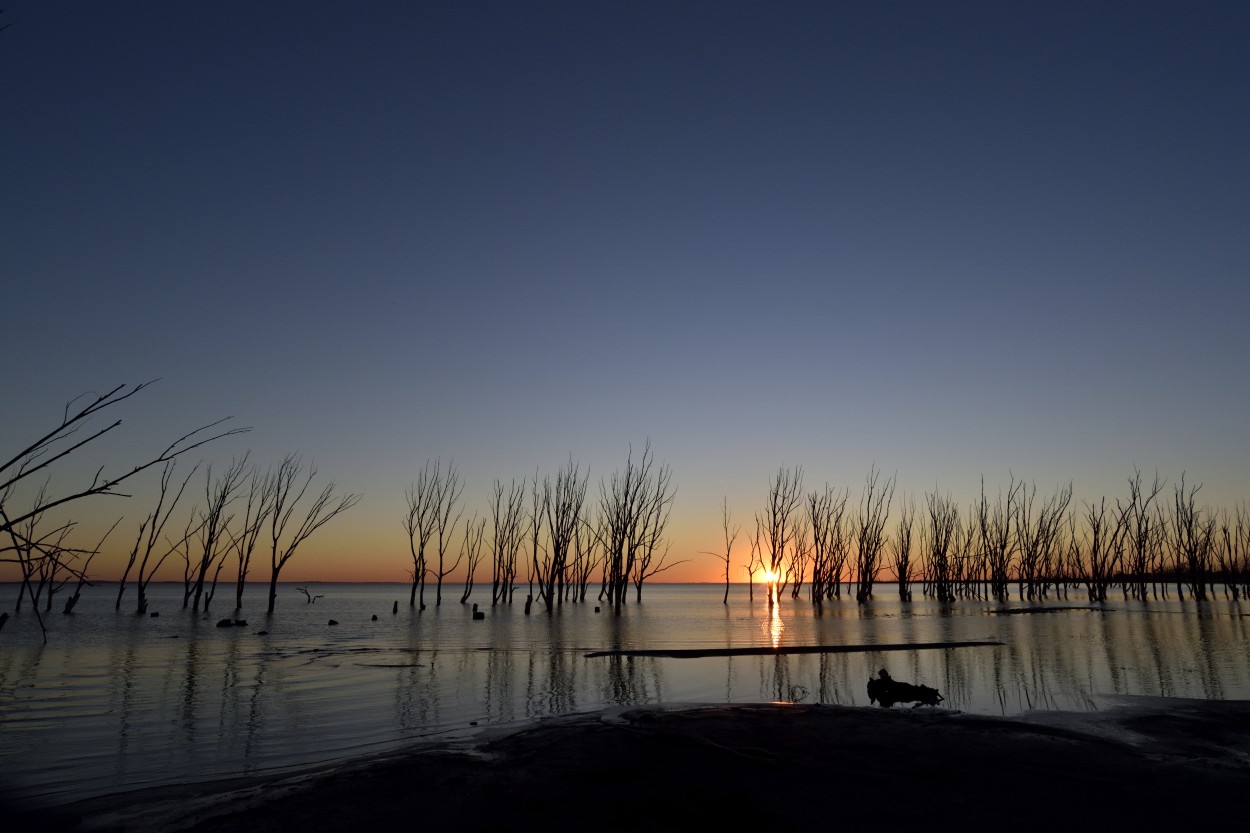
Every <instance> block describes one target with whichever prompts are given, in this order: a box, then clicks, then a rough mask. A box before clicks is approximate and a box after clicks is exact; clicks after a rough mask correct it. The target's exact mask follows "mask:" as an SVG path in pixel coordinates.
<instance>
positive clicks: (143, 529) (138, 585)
mask: <svg viewBox="0 0 1250 833" xmlns="http://www.w3.org/2000/svg"><path fill="white" fill-rule="evenodd" d="M174 466H175V463H174V461H172V460H171V461H169V462H168V463H166V464H165V467H164V469H162V470H161V479H160V492H159V494H158V496H157V499H156V508H155V509H153V510H152V512H151V513H150V514H149V515H148V516H147V518H145V519H144V521H143V522H142V523H141V524H139V532H138V534H137V535H136V536H135V543H134V546H133V547H132V548H131V550H130V563H131V564H134V563H135V562H136V561H138V575H137V576H136V577H135V596H136V602H135V613H136V614H140V615H142V614H144V613H147V612H148V595H147V593H148V585H149V584H150V583H151V582H152V578H153V577H154V576H155V575H156V572H157V570H159V569H160V568H161V565H162V564H164V563H165V559H167V558H169V556H171V555H173V554H174V553H175V552H179V548H180V547H181V546H182V545H184V544H185V543H186V541H187V539H188V538H190V537H191V536H192V535H194V534H195V533H196V532H197V531H198V530H197V529H195V528H193V527H192V526H191V525H188V526H187V528H186V529H185V531H184V534H183V535H182V537H181V538H179V539H177V540H170V539H169V538H167V537H166V536H165V525H166V524H168V523H169V519H170V518H171V517H172V516H173V514H174V510H175V509H177V507H178V502H179V501H180V500H182V495H183V493H185V492H186V489H187V484H188V483H190V482H191V478H192V477H194V476H195V472H196V470H197V469H199V465H198V464H197V465H195V466H193V467H192V469H191V471H189V472H187V476H186V477H185V478H183V480H182V483H181V484H180V485H179V486H178V491H177V492H175V493H174V494H173V497H172V498H170V496H169V487H170V483H171V482H172V480H173V476H174ZM129 569H130V568H129V567H127V572H129ZM125 590H126V586H125V582H123V583H122V586H121V587H119V588H118V589H117V604H116V605H115V607H116V608H118V609H120V607H121V603H122V593H123V592H125Z"/></svg>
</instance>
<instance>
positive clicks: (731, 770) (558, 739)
mask: <svg viewBox="0 0 1250 833" xmlns="http://www.w3.org/2000/svg"><path fill="white" fill-rule="evenodd" d="M1247 791H1250V702H1224V701H1194V700H1161V699H1140V698H1126V699H1124V700H1122V701H1117V704H1116V705H1114V706H1113V707H1111V708H1109V709H1104V710H1101V711H1097V712H1090V713H1060V712H1038V713H1033V714H1031V715H1027V716H1025V717H1022V718H1016V719H999V718H987V717H979V716H973V715H966V714H959V713H955V712H950V711H944V710H935V709H914V710H913V709H904V708H901V707H896V708H894V709H891V710H884V709H879V708H878V709H870V708H849V707H838V706H805V705H785V704H764V705H733V706H709V707H705V708H685V709H680V710H666V709H638V710H630V711H623V712H619V713H604V714H593V715H577V716H570V717H565V718H560V719H553V720H549V721H544V722H542V723H540V724H538V725H536V726H533V727H531V728H527V729H525V730H522V731H517V732H513V733H511V734H506V735H496V736H491V735H490V734H486V735H484V736H482V737H481V738H479V739H477V740H476V741H475V742H473V743H468V744H464V745H462V746H460V747H443V748H435V749H430V748H426V749H420V750H411V751H406V752H401V753H395V754H392V755H388V756H384V757H377V758H372V759H368V760H360V761H352V762H348V763H346V764H341V765H338V766H334V767H331V768H325V769H322V770H319V771H314V772H306V773H301V774H299V775H287V776H275V777H270V778H266V779H262V780H251V781H233V782H215V783H212V784H205V785H198V786H191V787H183V788H172V789H171V788H166V789H161V790H150V791H144V792H139V793H131V794H127V795H119V796H110V797H106V798H101V799H93V800H91V801H87V802H80V803H78V804H75V805H71V806H68V807H65V808H61V809H60V810H59V811H56V812H55V813H54V814H53V815H52V816H48V815H47V814H44V813H40V814H39V817H38V818H29V821H30V822H31V823H32V824H38V825H39V829H41V830H43V831H49V830H58V829H59V830H95V831H103V830H125V831H155V830H191V831H201V833H226V832H227V831H239V833H243V831H246V833H267V831H303V832H304V833H307V831H330V830H349V829H356V830H377V831H381V830H389V829H401V828H405V827H409V826H413V825H418V826H422V827H424V826H426V825H434V826H435V827H436V828H443V827H452V826H454V828H455V829H458V830H506V829H512V830H530V829H534V830H545V831H551V830H583V831H584V830H588V829H594V830H635V831H638V830H678V829H692V828H695V827H696V826H697V827H703V826H706V825H707V824H708V823H709V820H712V819H721V820H722V821H720V822H713V823H719V824H721V825H722V826H725V825H727V826H728V829H752V830H765V831H767V830H812V829H816V828H817V827H818V826H820V827H827V826H829V825H834V824H836V825H844V824H848V823H849V824H860V825H867V824H872V823H880V824H889V825H902V826H911V825H914V826H916V827H915V829H921V828H920V827H919V825H923V826H924V828H923V829H928V830H932V829H950V828H955V827H967V826H968V825H970V824H992V825H995V826H1005V827H1007V828H1010V829H1012V830H1021V829H1023V830H1041V829H1043V828H1045V829H1052V830H1053V828H1054V827H1055V826H1056V825H1061V826H1062V825H1076V826H1077V827H1080V828H1087V827H1091V826H1094V825H1102V824H1107V825H1115V826H1117V827H1123V826H1124V825H1133V824H1149V826H1150V827H1151V828H1158V827H1160V826H1162V825H1167V824H1184V825H1185V826H1186V827H1188V826H1192V825H1194V824H1196V823H1201V821H1202V820H1203V819H1204V818H1206V819H1209V820H1215V819H1218V818H1221V817H1225V816H1226V815H1227V813H1229V812H1233V811H1235V809H1236V808H1238V807H1239V806H1241V804H1242V802H1243V801H1244V796H1245V795H1246V794H1247ZM10 818H12V819H13V820H16V821H19V822H21V821H24V819H19V818H17V817H14V816H11V815H10ZM19 826H21V825H20V824H19ZM14 829H17V828H14ZM31 829H34V828H33V827H32V828H31Z"/></svg>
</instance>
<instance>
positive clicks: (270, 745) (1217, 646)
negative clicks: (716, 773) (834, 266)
mask: <svg viewBox="0 0 1250 833" xmlns="http://www.w3.org/2000/svg"><path fill="white" fill-rule="evenodd" d="M308 587H309V590H310V591H311V592H312V593H314V594H320V595H321V596H322V598H320V599H318V600H317V601H316V602H315V603H314V604H308V603H306V602H305V599H304V596H303V594H302V593H300V592H298V591H297V590H296V588H295V586H294V585H284V586H281V587H280V589H279V597H278V609H277V612H276V613H275V614H274V616H273V617H266V616H265V614H264V612H263V611H264V596H265V591H266V589H267V588H265V587H261V586H259V585H258V586H256V587H254V588H251V589H250V591H249V594H248V596H247V597H246V598H245V606H244V609H243V611H241V612H240V613H239V614H238V615H240V616H243V617H246V618H247V619H248V620H250V624H249V625H248V626H246V627H232V628H217V627H216V626H215V624H216V622H217V620H218V619H219V618H222V617H225V616H228V615H231V614H232V613H233V612H232V611H231V610H230V609H229V608H230V606H229V602H230V601H232V600H233V597H232V596H230V598H229V599H226V598H224V597H225V595H226V594H227V590H226V589H225V588H223V590H222V591H221V593H220V594H219V597H218V603H217V604H216V605H215V607H214V610H213V612H212V613H211V614H209V615H204V614H202V613H201V614H199V615H195V614H192V613H191V612H189V611H183V610H181V586H180V585H168V584H167V585H160V586H158V585H153V586H152V588H150V589H151V591H152V593H151V595H152V603H151V608H150V609H151V610H153V611H159V612H160V614H161V615H160V616H159V617H156V618H152V617H147V616H144V617H138V616H135V615H134V614H133V612H132V609H133V608H132V605H133V591H130V592H128V593H127V596H126V604H125V605H124V606H123V611H122V612H120V613H119V612H115V611H114V610H113V599H114V596H115V595H116V585H112V586H110V585H107V584H103V585H101V586H98V587H96V588H92V589H89V590H87V591H86V592H85V593H84V596H83V599H82V601H81V602H80V604H79V606H78V608H77V611H76V612H75V614H74V615H72V616H64V615H62V614H61V613H59V607H60V605H59V604H58V605H57V606H56V607H57V610H58V612H54V613H51V614H47V621H48V625H49V630H50V634H49V638H48V642H47V644H46V645H44V644H43V643H42V641H41V639H40V637H39V633H38V627H37V624H36V622H35V617H34V616H33V615H32V614H31V613H30V612H29V610H26V611H24V612H23V613H21V614H20V615H14V617H13V618H12V619H11V620H10V621H9V623H8V625H7V626H6V627H5V628H4V630H3V631H0V759H3V760H4V761H5V762H6V770H7V773H8V774H7V775H6V779H7V781H6V786H8V787H10V788H13V789H16V790H19V791H20V792H21V793H22V794H24V795H26V796H28V797H32V798H38V799H40V800H42V801H46V802H61V801H70V800H76V799H80V798H86V797H90V796H96V795H102V794H106V793H112V792H118V791H123V790H130V789H137V788H142V787H150V786H156V785H163V784H172V783H185V782H191V781H203V780H209V779H214V778H222V777H231V776H241V775H242V776H246V775H248V774H253V773H259V772H267V771H275V770H281V769H283V768H290V767H302V766H308V765H312V764H318V763H324V762H329V761H335V760H340V759H344V758H348V757H352V756H356V755H361V754H368V753H372V752H377V751H382V750H386V749H390V748H394V747H397V746H400V745H405V744H412V743H420V742H432V741H446V740H449V739H457V738H462V737H467V736H469V735H471V734H473V733H476V732H478V731H480V730H481V729H482V728H484V727H498V726H509V725H522V724H524V723H526V722H529V721H534V720H536V719H540V718H544V717H550V716H554V715H561V714H567V713H571V712H580V711H592V710H599V709H605V708H613V707H628V706H636V705H647V704H664V705H684V704H705V703H729V702H733V703H742V702H762V701H794V702H804V703H827V704H842V705H851V706H866V705H867V704H868V696H867V692H866V683H867V680H868V678H869V677H870V676H871V675H873V674H874V673H876V671H877V670H878V669H881V668H886V669H889V671H890V673H891V675H892V676H893V677H894V678H896V679H899V680H906V681H909V682H917V683H923V684H925V685H929V686H934V687H936V688H938V689H939V690H940V691H941V693H942V695H943V697H945V700H946V702H945V703H944V704H943V706H946V707H950V708H954V709H959V710H962V711H967V712H975V713H982V714H995V715H1012V714H1018V713H1021V712H1024V711H1028V710H1032V709H1062V710H1090V709H1097V708H1099V707H1100V705H1103V704H1105V703H1106V702H1107V698H1108V697H1109V696H1112V695H1152V696H1165V697H1193V698H1207V699H1247V698H1250V662H1248V661H1247V657H1250V620H1248V619H1247V617H1248V616H1250V608H1243V607H1241V606H1240V605H1239V604H1238V603H1236V602H1232V601H1229V600H1226V599H1224V598H1223V597H1222V596H1219V597H1217V598H1216V599H1214V600H1211V601H1208V602H1202V603H1196V602H1193V601H1188V600H1187V601H1178V600H1175V599H1172V600H1157V601H1150V602H1139V601H1121V600H1115V601H1110V602H1108V603H1106V604H1104V605H1100V606H1097V607H1096V608H1095V609H1088V608H1090V607H1091V606H1090V605H1087V604H1086V603H1085V602H1084V601H1083V596H1082V595H1081V594H1080V593H1079V592H1078V593H1074V594H1073V595H1072V598H1071V599H1070V600H1066V601H1065V600H1057V601H1050V602H1048V603H1045V604H1043V605H1039V604H1038V603H1036V602H1030V603H1025V602H1021V601H1013V602H1011V603H1008V604H1006V605H1000V604H997V603H991V602H986V601H980V600H969V601H963V602H958V603H954V604H949V605H941V604H939V603H937V602H934V601H931V600H928V599H925V600H919V601H913V602H909V603H902V602H900V601H899V600H898V598H897V593H896V591H895V589H894V587H893V586H891V585H888V584H887V585H878V588H877V598H875V599H874V600H872V601H871V602H870V603H869V604H868V605H865V606H862V607H861V606H859V605H856V604H855V602H854V601H853V600H846V599H844V600H842V601H841V602H835V603H833V604H831V605H826V606H825V608H824V609H823V611H819V610H817V609H815V608H814V607H813V606H812V605H811V604H810V603H809V602H808V601H806V600H793V599H790V598H789V597H788V596H785V597H783V598H782V600H781V602H780V603H779V604H778V605H777V606H775V607H773V608H772V609H770V608H769V606H768V605H767V603H766V600H765V597H764V594H763V591H762V590H760V589H759V588H757V590H756V593H755V600H754V602H751V601H749V600H748V598H747V588H746V587H745V586H734V587H733V588H732V590H731V595H730V603H729V605H727V606H726V605H723V604H722V603H721V597H722V594H723V586H722V587H718V586H715V585H662V584H657V585H654V586H652V585H649V586H647V588H646V589H645V591H644V596H643V602H642V604H635V603H632V602H631V603H630V604H628V605H627V606H626V607H625V609H624V610H623V612H622V613H621V615H619V616H615V615H612V614H611V613H609V612H607V609H606V608H605V609H604V612H602V613H596V612H595V607H594V602H593V600H592V601H591V602H589V603H587V604H578V605H571V604H566V605H564V606H563V607H562V608H561V609H559V610H558V611H557V612H556V613H555V615H553V616H548V615H546V613H545V612H543V609H542V608H541V607H540V606H538V605H535V607H534V610H533V613H532V615H530V616H526V615H525V614H524V612H523V607H524V606H523V605H522V604H520V603H517V604H514V605H512V606H500V607H497V608H491V607H489V606H486V607H485V608H484V609H485V613H486V618H485V619H484V620H482V621H475V620H473V618H472V615H471V610H470V606H468V605H461V604H459V603H457V602H456V601H454V599H456V598H458V597H459V588H457V589H456V591H455V592H453V593H452V599H453V600H452V601H450V602H448V601H447V600H446V594H445V600H444V604H443V606H442V607H441V608H435V607H434V606H433V604H432V603H431V602H432V598H431V595H432V594H428V593H427V604H429V607H428V608H427V609H426V610H425V611H423V612H417V611H414V610H412V609H411V608H409V607H408V606H407V604H406V600H407V588H406V587H404V586H401V585H394V584H374V585H361V584H316V585H308ZM16 592H17V588H16V586H15V585H0V598H4V599H5V600H6V603H5V607H4V608H3V609H8V610H10V611H11V610H12V606H11V600H12V599H13V598H14V597H15V596H16ZM522 592H523V591H522ZM477 595H489V589H487V590H486V591H485V592H483V591H480V590H479V591H478V594H477ZM396 600H398V601H399V610H398V612H397V613H395V614H392V612H391V611H392V604H393V603H394V602H395V601H396ZM479 601H480V600H479ZM1039 606H1041V607H1046V608H1047V610H1046V611H1045V612H1026V613H1017V614H1015V615H1003V609H1008V610H1009V609H1016V610H1020V609H1024V608H1030V607H1039ZM1070 606H1077V607H1081V608H1085V609H1076V610H1073V609H1057V608H1065V607H1070ZM375 615H376V616H377V619H376V621H375V620H374V619H373V618H372V617H373V616H375ZM330 619H335V620H337V621H338V622H339V623H340V624H338V625H337V626H329V625H328V624H327V623H328V621H329V620H330ZM262 630H265V631H268V633H266V634H264V635H260V634H258V632H259V631H262ZM981 640H987V641H998V642H1001V643H1003V644H1002V645H1001V646H989V647H965V648H947V649H927V650H902V651H889V652H886V651H867V652H858V653H826V654H791V655H786V654H780V655H766V656H721V657H704V658H694V659H684V658H683V659H677V658H668V657H629V656H607V657H588V656H587V654H588V653H590V652H592V651H598V650H604V649H664V648H668V649H690V648H695V649H724V648H742V647H752V646H807V645H857V646H858V645H886V644H895V643H908V644H919V643H934V642H964V641H981Z"/></svg>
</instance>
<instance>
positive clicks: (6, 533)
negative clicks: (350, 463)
mask: <svg viewBox="0 0 1250 833" xmlns="http://www.w3.org/2000/svg"><path fill="white" fill-rule="evenodd" d="M151 384H152V383H151V382H144V383H141V384H137V385H118V386H117V387H115V388H113V389H112V390H110V391H108V392H106V393H103V394H99V395H96V396H95V397H94V398H91V399H89V400H87V401H86V404H83V401H84V398H83V397H77V398H75V399H73V400H71V401H70V402H68V403H67V404H66V405H65V408H64V410H63V411H62V415H61V420H60V422H59V423H58V424H57V425H55V426H54V427H53V428H52V430H50V431H48V432H46V433H45V434H43V435H42V436H40V437H38V438H37V439H35V440H34V441H33V442H30V443H28V444H27V445H25V446H24V447H22V448H21V449H20V450H19V451H18V452H17V453H16V454H14V455H13V456H12V457H10V458H8V459H7V460H5V459H4V458H0V460H3V461H4V462H0V538H7V539H9V542H11V541H12V540H13V534H14V532H15V531H17V530H19V529H20V528H21V524H23V523H24V522H25V521H27V520H29V519H30V518H31V517H32V516H36V515H41V514H42V513H44V512H47V511H49V510H53V509H58V508H60V507H64V506H67V505H68V504H70V503H73V502H75V501H79V500H83V499H86V498H89V497H94V496H97V495H113V496H117V497H126V495H123V494H121V493H120V492H119V491H118V487H119V486H121V485H122V484H123V483H125V482H126V481H128V480H130V479H131V478H133V477H135V476H136V475H138V474H140V473H141V472H144V471H146V470H147V469H149V468H152V467H154V466H157V465H161V464H164V463H167V462H169V461H171V460H174V459H175V458H177V457H180V456H181V455H183V454H186V453H187V452H189V451H192V450H193V449H196V448H199V447H200V446H202V445H204V444H206V443H209V442H212V441H214V440H217V439H221V438H223V437H227V436H230V435H233V434H239V433H242V432H244V431H247V430H248V429H246V428H235V429H231V430H227V431H216V432H214V429H215V428H217V426H219V425H221V424H222V423H223V422H224V421H225V420H217V421H216V422H212V423H209V424H207V425H203V426H201V427H199V428H196V429H195V430H193V431H190V432H188V433H186V434H183V435H182V436H181V437H179V438H177V439H176V440H174V441H173V442H172V443H170V444H169V445H167V446H165V448H164V449H163V450H161V451H160V452H158V453H157V454H155V455H154V456H153V457H152V458H150V459H148V460H147V461H146V462H143V463H140V464H138V465H136V466H134V467H132V468H130V469H129V470H123V471H122V472H120V473H106V472H105V469H104V468H103V467H102V468H99V469H97V470H96V472H95V474H94V476H92V478H91V480H90V481H88V482H87V483H85V484H82V485H79V486H76V487H72V488H70V489H69V490H68V491H65V492H63V493H61V494H59V495H51V494H48V493H47V492H46V491H45V490H42V489H41V490H40V491H39V493H38V495H37V496H36V497H35V499H34V500H33V501H31V502H24V501H23V502H22V505H21V506H20V508H16V507H15V504H16V503H18V502H19V500H21V498H20V493H21V491H22V490H23V487H24V486H25V485H26V484H27V483H29V482H32V481H30V478H32V477H33V476H35V475H37V474H39V473H41V472H44V473H47V472H49V471H50V470H51V468H52V467H53V466H55V465H56V464H57V463H58V462H60V461H62V460H64V459H65V458H67V457H69V456H70V455H72V454H74V453H75V452H77V451H78V450H79V449H81V448H83V447H85V446H87V445H90V444H92V443H94V442H96V441H97V440H99V439H100V438H102V437H104V436H105V435H107V434H108V433H110V432H111V431H113V430H114V429H116V428H117V427H118V426H120V425H121V424H122V421H121V420H120V419H117V420H114V421H113V422H111V423H109V424H108V425H105V426H104V427H101V428H95V429H90V428H89V426H90V425H91V422H92V419H93V418H94V417H96V416H97V415H99V414H100V413H101V412H103V411H106V410H108V409H110V408H113V407H114V406H117V405H119V404H120V403H122V402H124V401H126V400H127V399H129V398H130V397H132V396H134V395H135V394H137V393H139V392H140V391H142V390H144V389H145V388H147V387H148V386H149V385H151ZM80 432H81V433H80ZM7 553H12V556H11V557H10V556H9V555H7ZM28 557H29V558H34V559H35V560H36V561H38V560H41V559H42V558H44V557H45V555H44V554H42V553H39V552H38V551H35V550H28V549H25V548H22V547H20V546H14V545H12V544H11V543H5V544H3V545H0V561H17V562H18V566H19V569H20V570H21V573H22V575H23V576H25V577H29V576H31V575H33V574H34V573H35V571H36V570H37V567H38V565H37V564H36V563H34V562H29V563H26V559H27V558H28ZM22 588H23V590H25V592H26V593H27V594H29V593H30V591H31V587H30V584H29V582H28V581H26V580H23V583H22ZM42 625H43V622H42V620H40V626H41V629H42ZM44 639H45V641H46V639H47V632H46V631H44Z"/></svg>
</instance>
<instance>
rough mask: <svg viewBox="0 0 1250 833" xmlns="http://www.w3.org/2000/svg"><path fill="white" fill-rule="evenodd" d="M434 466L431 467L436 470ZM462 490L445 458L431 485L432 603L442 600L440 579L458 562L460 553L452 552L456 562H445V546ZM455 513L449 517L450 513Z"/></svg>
mask: <svg viewBox="0 0 1250 833" xmlns="http://www.w3.org/2000/svg"><path fill="white" fill-rule="evenodd" d="M437 469H438V467H437V466H436V467H435V471H436V472H437ZM463 492H464V482H463V481H462V480H461V479H460V472H459V471H458V470H457V469H456V464H455V463H452V462H448V464H447V470H446V471H444V472H443V473H442V475H441V476H436V477H435V486H434V530H435V532H437V533H438V570H437V571H435V573H434V578H435V580H436V584H435V587H434V606H435V607H438V606H439V605H441V604H442V603H443V579H445V578H447V576H449V575H451V573H452V571H453V570H455V569H456V567H458V566H460V559H461V558H463V557H464V554H463V553H458V554H457V555H456V563H454V564H452V565H451V566H450V567H448V566H447V550H448V548H449V547H450V546H451V538H452V536H453V535H454V534H455V530H456V525H457V524H459V523H460V515H461V510H460V509H459V506H460V495H461V494H462V493H463ZM453 514H454V515H455V517H452V515H453Z"/></svg>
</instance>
